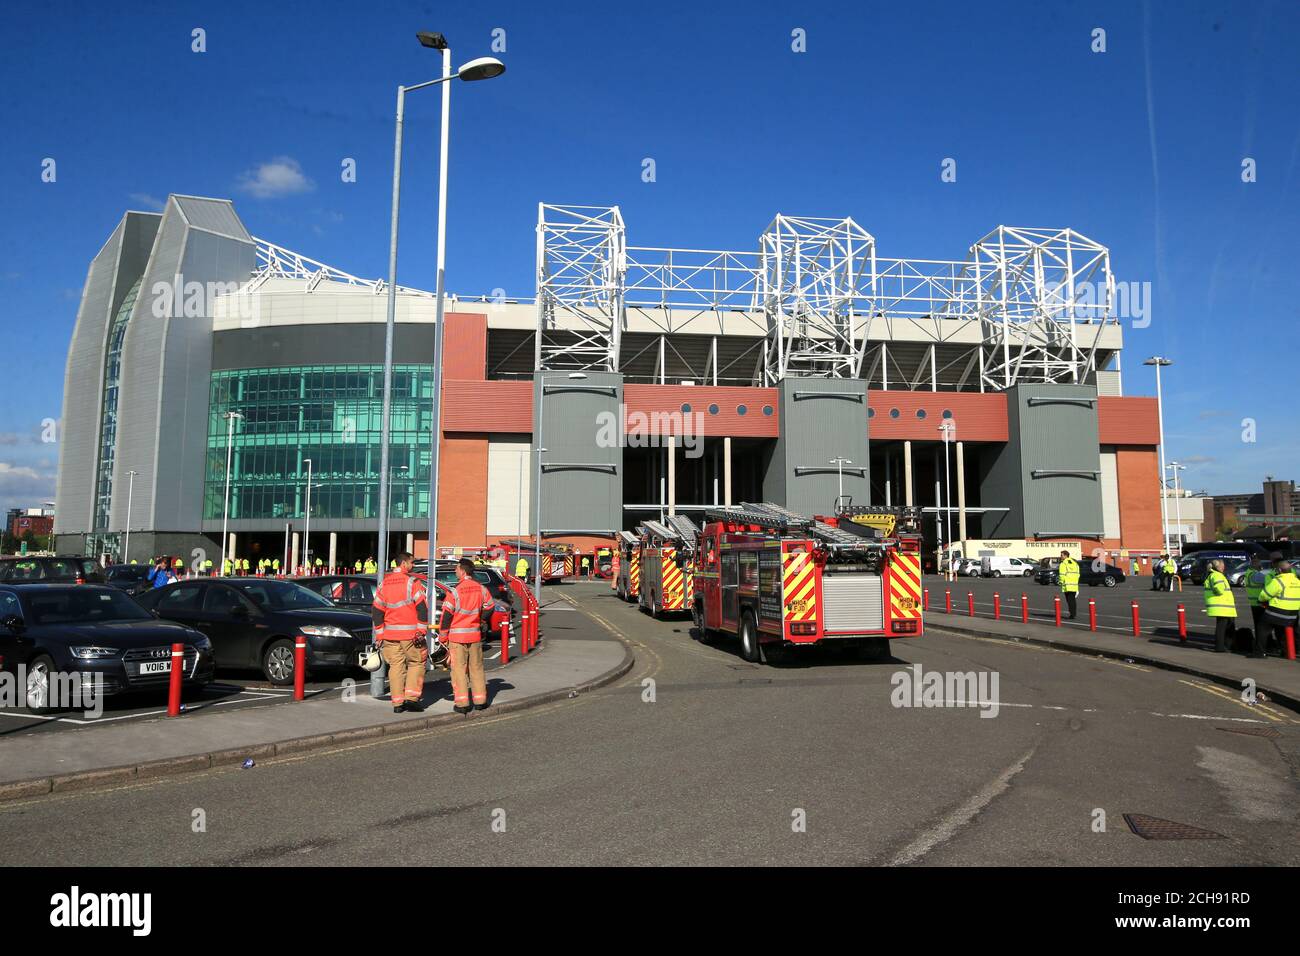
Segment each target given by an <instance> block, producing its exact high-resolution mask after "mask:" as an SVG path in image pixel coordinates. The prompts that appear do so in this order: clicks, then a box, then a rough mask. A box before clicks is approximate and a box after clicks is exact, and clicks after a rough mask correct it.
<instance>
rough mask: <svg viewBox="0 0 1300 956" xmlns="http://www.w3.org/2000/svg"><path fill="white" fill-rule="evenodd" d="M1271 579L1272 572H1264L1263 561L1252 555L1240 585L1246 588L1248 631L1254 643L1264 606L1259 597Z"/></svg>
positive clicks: (1257, 638) (1256, 555) (1257, 635)
mask: <svg viewBox="0 0 1300 956" xmlns="http://www.w3.org/2000/svg"><path fill="white" fill-rule="evenodd" d="M1271 577H1273V572H1272V571H1271V570H1265V568H1264V561H1263V559H1262V558H1261V557H1260V556H1259V555H1258V554H1252V555H1251V556H1250V567H1249V568H1248V569H1247V570H1246V573H1245V574H1243V575H1242V577H1241V583H1242V585H1243V586H1244V587H1245V588H1246V600H1247V601H1249V602H1250V626H1251V627H1250V629H1251V633H1253V634H1254V635H1255V639H1256V642H1258V640H1259V629H1260V627H1261V626H1262V625H1261V624H1260V622H1259V619H1260V618H1261V617H1262V616H1263V614H1264V605H1263V604H1261V603H1260V600H1259V595H1260V592H1261V591H1263V590H1264V585H1265V584H1267V583H1268V582H1269V579H1270V578H1271Z"/></svg>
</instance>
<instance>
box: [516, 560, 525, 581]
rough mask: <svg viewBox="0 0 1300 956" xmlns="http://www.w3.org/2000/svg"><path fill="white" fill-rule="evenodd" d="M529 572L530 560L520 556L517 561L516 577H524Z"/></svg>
mask: <svg viewBox="0 0 1300 956" xmlns="http://www.w3.org/2000/svg"><path fill="white" fill-rule="evenodd" d="M527 573H528V562H527V561H525V560H524V559H523V558H520V559H519V560H518V561H516V562H515V577H517V578H522V577H523V576H524V575H525V574H527Z"/></svg>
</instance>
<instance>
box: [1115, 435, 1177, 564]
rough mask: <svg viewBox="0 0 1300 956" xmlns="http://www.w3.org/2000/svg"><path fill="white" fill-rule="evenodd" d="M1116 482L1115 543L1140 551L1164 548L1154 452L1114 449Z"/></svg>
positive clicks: (1158, 469)
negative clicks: (1116, 536)
mask: <svg viewBox="0 0 1300 956" xmlns="http://www.w3.org/2000/svg"><path fill="white" fill-rule="evenodd" d="M1115 470H1116V472H1117V476H1118V482H1119V529H1120V535H1121V539H1120V541H1119V542H1114V543H1109V542H1108V544H1110V546H1112V547H1114V546H1118V547H1124V548H1130V549H1138V550H1143V551H1151V550H1159V549H1160V548H1161V547H1163V545H1164V538H1163V536H1162V535H1161V531H1160V463H1159V459H1157V457H1156V449H1155V448H1145V447H1133V446H1128V447H1125V446H1119V447H1117V448H1116V449H1115Z"/></svg>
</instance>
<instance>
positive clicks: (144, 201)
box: [131, 193, 167, 212]
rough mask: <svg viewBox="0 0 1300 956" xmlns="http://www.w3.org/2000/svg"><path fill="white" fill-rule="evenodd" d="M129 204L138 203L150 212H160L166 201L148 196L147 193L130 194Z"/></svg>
mask: <svg viewBox="0 0 1300 956" xmlns="http://www.w3.org/2000/svg"><path fill="white" fill-rule="evenodd" d="M131 202H134V203H139V204H140V205H141V206H143V207H144V208H145V209H147V210H149V211H150V212H162V211H163V207H164V206H166V205H167V201H166V200H164V199H159V198H158V197H157V196H150V195H149V194H148V193H131Z"/></svg>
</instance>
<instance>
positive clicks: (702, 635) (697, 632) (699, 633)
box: [691, 604, 717, 644]
mask: <svg viewBox="0 0 1300 956" xmlns="http://www.w3.org/2000/svg"><path fill="white" fill-rule="evenodd" d="M691 623H692V624H693V625H694V626H693V627H692V628H691V637H693V638H695V639H696V640H697V641H699V642H700V643H701V644H712V643H713V639H714V638H715V637H716V636H717V634H716V633H715V632H713V631H710V630H709V629H708V628H707V627H705V626H704V605H703V604H696V605H695V606H694V607H692V608H691Z"/></svg>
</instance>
